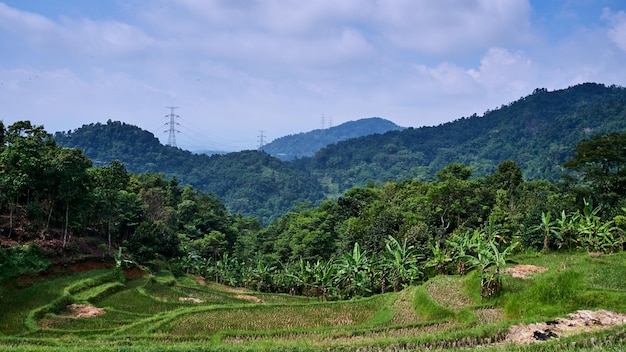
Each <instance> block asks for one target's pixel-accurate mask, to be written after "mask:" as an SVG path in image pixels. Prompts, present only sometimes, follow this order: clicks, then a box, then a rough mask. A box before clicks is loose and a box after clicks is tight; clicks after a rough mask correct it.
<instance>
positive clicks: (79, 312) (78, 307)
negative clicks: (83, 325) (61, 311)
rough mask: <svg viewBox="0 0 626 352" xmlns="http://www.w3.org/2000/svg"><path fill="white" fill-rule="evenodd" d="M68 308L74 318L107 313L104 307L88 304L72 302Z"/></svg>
mask: <svg viewBox="0 0 626 352" xmlns="http://www.w3.org/2000/svg"><path fill="white" fill-rule="evenodd" d="M67 309H68V310H69V312H70V315H71V316H72V317H74V318H94V317H98V316H100V315H104V314H106V311H105V310H104V309H102V308H97V307H94V306H89V305H86V304H70V305H69V306H67Z"/></svg>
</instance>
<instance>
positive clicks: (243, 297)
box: [235, 295, 263, 303]
mask: <svg viewBox="0 0 626 352" xmlns="http://www.w3.org/2000/svg"><path fill="white" fill-rule="evenodd" d="M235 298H237V299H243V300H245V301H250V302H254V303H263V300H262V299H260V298H258V297H254V296H249V295H236V296H235Z"/></svg>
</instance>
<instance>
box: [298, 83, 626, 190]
mask: <svg viewBox="0 0 626 352" xmlns="http://www.w3.org/2000/svg"><path fill="white" fill-rule="evenodd" d="M609 131H614V132H621V131H626V88H622V87H615V86H611V87H606V86H604V85H601V84H594V83H587V84H581V85H577V86H574V87H570V88H568V89H563V90H556V91H547V90H545V89H536V90H535V91H534V92H533V93H532V94H531V95H529V96H527V97H524V98H521V99H520V100H518V101H515V102H512V103H510V104H507V105H502V106H501V107H500V108H499V109H496V110H492V111H487V112H485V113H484V114H483V115H482V116H478V115H473V116H470V117H463V118H461V119H458V120H456V121H453V122H449V123H445V124H442V125H439V126H436V127H422V128H408V129H406V130H403V131H395V132H388V133H386V134H384V135H373V136H367V137H361V138H356V139H352V140H348V141H344V142H340V143H337V144H334V145H329V146H327V147H325V148H323V149H322V150H320V151H319V152H318V153H316V154H315V156H313V157H311V158H304V159H302V160H298V161H296V163H297V165H298V167H299V168H301V169H302V170H306V171H308V172H310V173H313V174H316V175H318V177H319V178H325V179H326V180H328V182H330V183H331V184H333V185H334V187H336V188H337V189H338V190H339V192H342V191H344V190H346V189H349V188H350V187H352V186H354V185H355V184H358V185H364V184H365V183H367V181H369V180H371V181H374V182H383V181H386V180H404V179H411V178H418V179H422V180H429V179H432V178H433V177H434V174H435V173H436V172H437V171H439V170H441V169H442V168H443V167H444V166H446V165H447V164H449V163H451V162H459V163H464V164H466V165H469V166H470V167H471V168H472V170H473V176H485V175H489V174H491V173H493V172H494V171H495V170H496V168H497V165H498V164H499V163H501V162H502V161H504V160H509V159H510V160H514V161H515V162H516V163H517V164H518V165H519V166H520V167H521V169H522V172H523V175H524V177H525V178H526V179H547V180H557V179H559V178H560V176H561V173H562V172H563V168H562V166H561V165H562V164H563V162H565V160H567V158H568V157H570V156H571V150H572V148H573V147H574V145H575V144H576V143H577V142H578V141H580V140H581V139H585V138H590V137H592V136H593V135H596V134H599V133H604V132H609Z"/></svg>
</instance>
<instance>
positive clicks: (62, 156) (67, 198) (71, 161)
mask: <svg viewBox="0 0 626 352" xmlns="http://www.w3.org/2000/svg"><path fill="white" fill-rule="evenodd" d="M90 167H91V160H89V159H87V157H86V156H85V155H84V154H83V153H82V152H81V151H80V150H78V149H68V148H63V149H61V150H59V152H58V154H57V155H56V158H55V160H54V169H55V176H56V179H55V180H56V183H57V187H58V189H57V192H58V193H57V194H58V195H59V198H60V200H61V201H62V202H63V203H64V205H65V226H64V231H63V247H65V245H66V244H67V240H68V227H69V212H70V204H71V203H72V202H80V200H81V199H83V198H84V197H85V196H86V191H87V190H86V188H87V187H86V186H87V183H88V178H89V177H88V174H87V169H88V168H90ZM51 212H52V211H51Z"/></svg>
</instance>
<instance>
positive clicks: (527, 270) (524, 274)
mask: <svg viewBox="0 0 626 352" xmlns="http://www.w3.org/2000/svg"><path fill="white" fill-rule="evenodd" d="M546 271H548V268H546V267H542V266H536V265H528V264H521V265H516V266H514V267H512V268H505V269H504V270H502V273H503V274H511V276H513V277H519V278H522V279H527V278H528V277H529V276H530V274H535V273H544V272H546Z"/></svg>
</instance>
